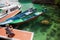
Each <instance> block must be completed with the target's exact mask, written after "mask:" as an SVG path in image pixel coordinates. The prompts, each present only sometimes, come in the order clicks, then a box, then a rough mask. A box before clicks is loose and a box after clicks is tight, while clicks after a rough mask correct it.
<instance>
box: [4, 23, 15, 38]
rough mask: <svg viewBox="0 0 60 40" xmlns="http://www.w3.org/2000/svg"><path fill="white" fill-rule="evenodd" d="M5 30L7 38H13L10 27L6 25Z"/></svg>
mask: <svg viewBox="0 0 60 40" xmlns="http://www.w3.org/2000/svg"><path fill="white" fill-rule="evenodd" d="M5 30H6V34H7V35H8V37H10V38H11V37H14V35H15V34H14V33H13V27H12V25H9V24H7V25H6V28H5Z"/></svg>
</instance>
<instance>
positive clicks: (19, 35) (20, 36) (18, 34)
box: [0, 28, 34, 40]
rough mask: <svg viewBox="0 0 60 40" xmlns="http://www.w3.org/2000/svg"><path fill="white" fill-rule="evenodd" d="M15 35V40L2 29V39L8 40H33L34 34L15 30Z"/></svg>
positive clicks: (0, 35)
mask: <svg viewBox="0 0 60 40" xmlns="http://www.w3.org/2000/svg"><path fill="white" fill-rule="evenodd" d="M13 33H14V34H15V36H14V37H13V38H9V37H7V34H6V31H5V28H0V39H6V40H32V39H33V35H34V33H33V32H28V31H23V30H18V29H13Z"/></svg>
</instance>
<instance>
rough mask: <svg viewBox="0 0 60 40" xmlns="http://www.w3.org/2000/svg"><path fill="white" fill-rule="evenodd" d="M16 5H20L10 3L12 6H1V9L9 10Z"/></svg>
mask: <svg viewBox="0 0 60 40" xmlns="http://www.w3.org/2000/svg"><path fill="white" fill-rule="evenodd" d="M16 6H18V5H10V6H6V7H2V8H0V9H3V10H4V9H5V10H7V9H11V8H14V7H16Z"/></svg>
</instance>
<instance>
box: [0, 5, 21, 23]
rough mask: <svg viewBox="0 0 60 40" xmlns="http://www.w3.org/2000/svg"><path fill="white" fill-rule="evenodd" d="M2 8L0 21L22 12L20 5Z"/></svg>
mask: <svg viewBox="0 0 60 40" xmlns="http://www.w3.org/2000/svg"><path fill="white" fill-rule="evenodd" d="M0 9H2V10H4V11H3V12H2V13H1V15H0V22H3V21H5V20H6V19H8V18H11V17H13V16H15V15H16V14H18V13H19V12H20V10H19V7H18V6H17V5H10V6H8V7H3V8H0Z"/></svg>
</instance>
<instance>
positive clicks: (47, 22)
mask: <svg viewBox="0 0 60 40" xmlns="http://www.w3.org/2000/svg"><path fill="white" fill-rule="evenodd" d="M41 23H42V24H46V25H48V24H50V21H48V20H42V21H41Z"/></svg>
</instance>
